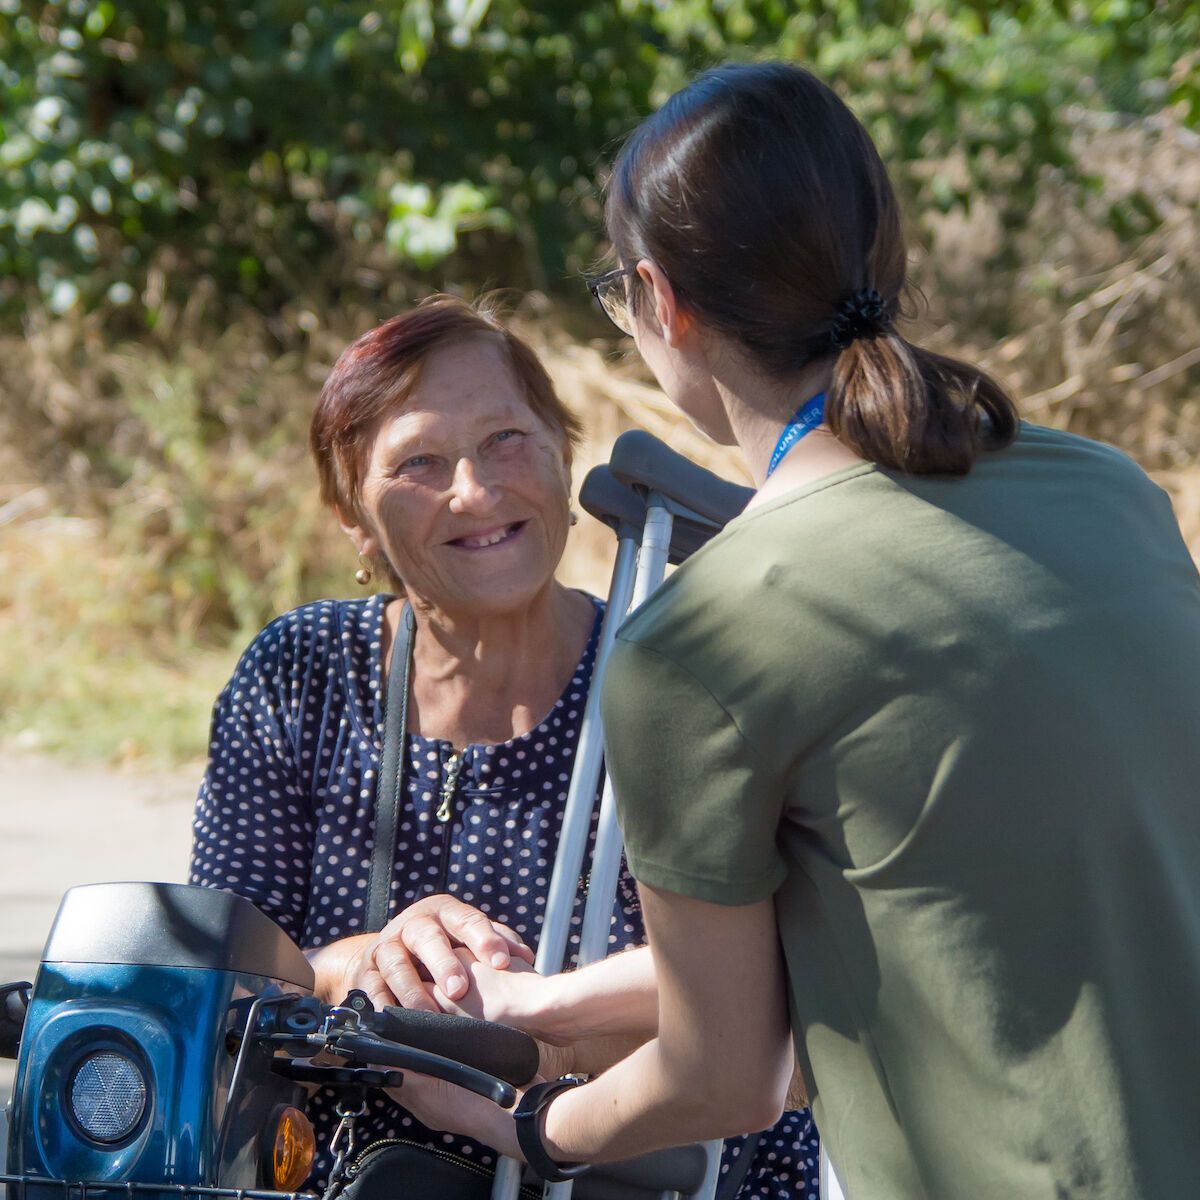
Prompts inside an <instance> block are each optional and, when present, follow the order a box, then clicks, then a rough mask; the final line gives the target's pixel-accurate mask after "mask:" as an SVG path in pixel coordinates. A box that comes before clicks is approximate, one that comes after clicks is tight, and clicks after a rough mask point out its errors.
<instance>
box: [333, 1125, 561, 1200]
mask: <svg viewBox="0 0 1200 1200" xmlns="http://www.w3.org/2000/svg"><path fill="white" fill-rule="evenodd" d="M388 1146H409V1147H411V1148H412V1149H414V1150H420V1151H421V1152H422V1153H423V1154H429V1155H432V1156H433V1157H434V1158H440V1159H441V1160H442V1161H443V1162H448V1163H454V1165H455V1166H458V1167H465V1168H466V1169H467V1170H468V1171H469V1172H470V1173H471V1174H472V1175H480V1176H484V1177H486V1178H488V1179H491V1178H493V1177H494V1176H495V1172H494V1171H491V1170H489V1169H488V1168H487V1167H481V1166H480V1165H479V1164H478V1163H477V1162H472V1161H471V1160H470V1159H469V1158H463V1157H462V1156H461V1155H459V1154H452V1153H451V1152H450V1151H449V1150H437V1149H433V1148H431V1147H429V1146H424V1145H422V1144H421V1143H420V1142H414V1141H411V1140H410V1139H408V1138H382V1139H381V1140H380V1141H378V1142H372V1143H371V1144H370V1145H369V1146H368V1147H367V1148H366V1149H365V1150H364V1151H363V1152H362V1153H361V1154H360V1155H359V1156H358V1157H357V1158H356V1159H355V1160H354V1161H353V1162H352V1163H351V1164H350V1166H349V1168H348V1169H347V1171H346V1182H347V1183H349V1182H351V1181H352V1180H353V1179H354V1178H355V1176H357V1175H358V1173H359V1171H361V1170H362V1167H363V1163H364V1162H365V1161H366V1160H367V1159H368V1158H370V1156H371V1155H372V1154H375V1153H376V1152H377V1151H379V1150H385V1149H387V1147H388ZM520 1194H521V1196H522V1197H524V1198H525V1200H541V1195H542V1190H541V1188H531V1187H528V1186H526V1185H522V1186H521V1192H520Z"/></svg>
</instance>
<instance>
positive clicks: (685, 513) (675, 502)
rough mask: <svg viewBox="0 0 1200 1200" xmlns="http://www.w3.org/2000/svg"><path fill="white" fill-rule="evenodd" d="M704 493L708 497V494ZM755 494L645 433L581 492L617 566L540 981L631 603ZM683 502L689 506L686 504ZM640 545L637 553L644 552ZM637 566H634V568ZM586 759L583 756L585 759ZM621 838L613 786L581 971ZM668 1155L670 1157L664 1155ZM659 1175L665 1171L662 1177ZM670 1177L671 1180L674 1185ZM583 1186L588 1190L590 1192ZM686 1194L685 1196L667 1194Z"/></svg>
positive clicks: (558, 1192) (682, 1167)
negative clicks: (604, 687)
mask: <svg viewBox="0 0 1200 1200" xmlns="http://www.w3.org/2000/svg"><path fill="white" fill-rule="evenodd" d="M701 493H702V494H701ZM751 494H752V493H751V492H750V491H749V489H746V488H739V487H737V485H734V484H729V483H727V482H726V481H724V480H721V479H719V478H718V477H717V476H715V475H713V474H711V473H710V472H708V471H705V470H703V468H700V467H697V466H696V465H695V464H694V463H691V462H689V461H688V460H687V459H684V458H683V457H682V456H680V455H678V454H676V453H675V452H674V451H672V450H670V449H669V448H668V447H666V446H665V445H663V443H661V442H659V441H658V440H657V439H655V438H652V437H651V436H650V435H649V434H645V433H642V432H641V431H631V432H629V433H626V434H623V435H622V437H621V438H619V439H618V440H617V444H616V445H615V446H614V449H613V459H612V464H611V467H597V468H595V469H594V470H593V471H592V472H590V473H589V475H588V477H587V479H585V481H584V485H583V488H582V489H581V492H580V503H581V504H582V505H583V506H584V508H585V509H587V511H588V512H589V513H591V514H592V515H593V516H595V517H596V518H597V519H599V520H601V521H603V522H604V523H605V524H607V525H609V526H610V528H612V529H613V531H614V533H616V535H617V561H616V565H615V567H614V570H613V578H612V583H611V584H610V588H609V602H608V609H607V611H606V613H605V619H604V624H603V626H602V629H601V635H600V644H599V646H598V647H597V651H596V662H595V666H594V667H593V681H592V687H591V691H590V693H589V696H588V703H587V705H586V707H585V710H584V724H583V729H582V730H581V734H580V744H579V749H578V750H577V752H576V755H577V756H576V763H575V770H574V772H573V773H572V778H571V785H570V788H569V791H568V798H567V806H566V812H565V813H564V818H563V835H562V837H561V838H560V842H559V849H558V853H557V855H556V857H555V865H554V873H553V875H552V877H551V885H550V894H549V898H548V901H547V912H546V917H545V920H544V923H543V927H542V932H541V935H540V937H539V942H538V954H537V961H536V967H537V969H538V970H539V971H541V972H542V973H543V974H548V973H552V972H556V971H559V970H561V969H562V966H563V962H564V956H565V952H566V945H567V939H568V936H569V932H570V920H571V914H572V911H573V909H574V904H575V899H576V895H575V887H576V882H577V880H578V879H579V877H580V871H581V868H582V865H583V855H584V852H585V850H586V846H587V834H588V829H589V827H590V825H591V818H592V810H593V807H594V803H595V796H596V789H597V785H598V783H599V779H600V773H601V769H602V755H603V731H602V728H601V722H600V712H599V698H600V686H601V684H602V681H603V668H604V664H605V662H606V660H607V656H608V654H609V652H610V651H611V648H612V644H613V641H614V639H615V636H616V630H617V628H618V627H619V625H620V624H621V622H622V621H623V620H624V618H625V616H626V615H627V613H628V611H629V608H630V607H631V604H632V606H633V607H636V606H637V605H638V604H640V603H642V601H643V600H645V599H646V597H648V596H649V595H650V594H651V592H653V591H654V589H655V588H656V587H657V586H658V585H659V583H661V581H662V578H663V575H664V573H665V570H666V567H667V564H668V562H671V563H679V562H682V561H683V560H684V559H685V558H687V557H688V556H689V555H690V554H692V553H693V552H694V551H695V550H697V549H699V548H700V546H702V545H703V544H704V543H705V542H706V541H707V540H708V539H709V538H710V537H712V536H713V535H714V534H716V533H717V532H719V531H720V529H721V528H723V526H724V524H725V523H726V521H728V520H729V519H730V518H732V517H733V516H735V515H736V514H737V513H738V512H740V511H741V510H742V508H744V507H745V505H746V503H747V501H748V500H749V498H750V495H751ZM684 495H686V497H687V499H684V498H683V496H684ZM639 542H640V545H639ZM635 559H636V566H634V562H635ZM585 751H586V752H585ZM621 850H622V846H621V835H620V830H619V828H618V826H617V821H616V807H615V801H614V797H613V793H612V787H611V784H609V785H606V787H605V789H604V796H603V799H602V801H601V811H600V817H599V822H598V829H597V838H596V844H595V847H594V850H593V855H592V865H591V873H590V874H591V882H590V886H589V889H588V895H587V902H586V906H585V912H584V926H583V931H582V934H581V946H580V955H579V963H580V965H584V964H586V963H589V962H594V961H596V960H597V959H599V958H602V957H604V955H605V953H606V952H607V948H608V932H609V927H610V924H611V919H612V906H613V903H614V900H615V896H616V889H617V881H618V876H619V872H620V862H621ZM720 1148H721V1143H720V1142H716V1143H713V1144H711V1145H710V1146H709V1147H706V1163H705V1171H704V1177H703V1181H702V1182H701V1183H700V1184H699V1186H698V1187H697V1186H695V1185H694V1184H688V1185H685V1186H687V1194H688V1195H689V1196H690V1197H694V1198H695V1200H708V1198H710V1197H712V1196H713V1194H714V1193H715V1189H716V1184H717V1175H718V1172H719V1166H720ZM685 1149H686V1151H687V1152H688V1153H689V1160H686V1161H685V1160H683V1159H678V1160H677V1164H678V1165H677V1166H676V1167H675V1171H674V1175H675V1178H676V1180H677V1181H680V1180H681V1178H682V1176H686V1175H687V1174H688V1173H689V1170H690V1171H691V1172H692V1173H694V1170H695V1161H694V1160H695V1155H694V1154H692V1153H691V1151H693V1150H694V1149H695V1148H691V1147H689V1148H685ZM666 1153H671V1152H666ZM656 1174H658V1172H656ZM671 1174H672V1172H671V1170H670V1169H668V1170H667V1171H666V1172H665V1175H666V1177H668V1178H669V1177H671ZM519 1185H520V1166H519V1164H517V1163H515V1162H513V1161H512V1160H509V1159H505V1160H502V1161H501V1162H500V1164H499V1165H498V1167H497V1171H496V1181H495V1185H494V1187H493V1190H492V1196H493V1200H514V1198H515V1196H516V1194H517V1189H518V1187H519ZM571 1187H572V1185H571V1184H569V1183H565V1184H547V1185H546V1187H545V1192H544V1195H545V1196H546V1197H547V1200H550V1198H551V1197H553V1198H555V1200H566V1198H567V1197H569V1196H570V1194H571ZM587 1190H589V1189H588V1185H587V1184H586V1183H585V1184H583V1185H582V1187H581V1191H587ZM661 1195H662V1196H663V1197H664V1198H666V1197H672V1196H682V1195H683V1192H681V1191H680V1190H678V1189H674V1190H672V1189H668V1190H665V1191H663V1192H662V1193H661Z"/></svg>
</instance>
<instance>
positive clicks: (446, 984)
mask: <svg viewBox="0 0 1200 1200" xmlns="http://www.w3.org/2000/svg"><path fill="white" fill-rule="evenodd" d="M309 961H310V962H311V963H312V965H313V969H314V970H315V971H316V973H317V989H316V990H317V995H318V996H319V997H320V998H321V999H322V1000H325V1001H326V1002H328V1003H333V1002H336V1001H338V1000H340V999H342V997H344V996H345V994H346V993H347V992H348V991H349V990H350V989H351V988H361V989H362V990H363V991H364V992H366V993H367V995H368V996H370V998H371V1000H372V1002H373V1003H374V1004H375V1005H376V1007H379V1006H381V1005H384V1004H398V1005H400V1006H401V1007H403V1008H416V1009H422V1010H424V1011H426V1012H437V1011H439V1006H438V1001H437V999H436V996H435V989H436V990H437V991H438V992H440V993H441V994H442V996H443V997H444V998H445V999H446V1000H448V1001H455V1000H458V999H460V998H461V997H463V996H464V995H465V994H466V993H467V990H468V986H469V978H468V975H467V971H466V967H465V963H469V962H477V963H481V964H484V963H486V964H487V965H488V966H489V968H490V969H491V970H493V971H496V972H500V971H503V970H505V969H506V968H508V967H509V966H510V965H511V964H513V963H518V962H519V963H524V964H531V963H532V962H533V951H532V950H530V949H529V947H528V946H526V945H525V943H524V942H523V941H522V940H521V938H520V936H519V935H518V934H517V933H516V931H515V930H513V929H511V928H510V927H509V926H508V925H505V924H503V923H502V922H499V921H493V920H491V918H489V917H488V916H487V915H486V914H484V913H482V912H480V911H479V909H477V908H472V907H471V905H469V904H464V903H463V902H462V901H461V900H456V899H455V898H454V897H453V896H447V895H436V896H426V897H425V898H424V899H422V900H418V901H417V902H416V903H415V904H411V905H409V906H408V908H406V909H405V910H404V911H403V912H401V913H398V914H397V915H396V916H395V917H393V918H392V919H391V920H390V921H389V922H388V923H387V925H385V926H384V928H383V929H382V930H380V932H379V933H375V934H358V935H357V936H355V937H349V938H343V939H342V940H341V941H338V942H333V943H331V944H330V945H328V946H323V947H322V948H321V949H320V950H317V951H315V952H313V953H311V954H310V955H309Z"/></svg>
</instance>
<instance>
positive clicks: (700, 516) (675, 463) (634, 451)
mask: <svg viewBox="0 0 1200 1200" xmlns="http://www.w3.org/2000/svg"><path fill="white" fill-rule="evenodd" d="M609 466H610V467H611V468H612V472H613V474H614V475H615V476H616V477H617V479H618V480H620V481H621V482H622V483H627V484H629V485H630V486H631V487H633V488H634V489H635V490H636V491H638V492H639V493H642V494H646V493H649V492H658V493H659V494H660V495H662V496H664V497H665V498H666V499H667V500H668V501H673V502H674V505H673V511H674V506H678V505H682V506H683V508H684V510H685V511H678V512H675V516H676V518H679V517H681V516H682V517H685V518H690V519H691V520H692V521H693V522H694V523H695V524H696V525H698V526H700V525H704V524H707V525H709V526H711V527H712V532H714V533H715V532H716V531H717V530H720V529H723V528H724V527H725V526H726V525H727V524H728V523H729V522H730V521H732V520H733V518H734V517H736V516H737V515H738V513H740V512H741V511H742V510H743V509H744V508H745V507H746V505H747V504H749V503H750V498H751V497H752V496H753V495H754V491H753V489H751V488H748V487H742V486H741V485H740V484H736V483H731V482H730V481H729V480H728V479H722V478H721V477H720V476H719V475H714V474H713V472H712V471H708V470H705V468H704V467H701V466H699V465H698V464H697V463H694V462H692V460H691V459H690V458H685V457H684V456H683V455H682V454H680V453H678V452H677V451H675V450H672V449H671V447H670V446H668V445H667V444H666V443H665V442H660V441H659V440H658V438H656V437H654V436H653V435H652V434H649V433H647V432H646V431H645V430H644V429H630V430H627V431H626V432H625V433H623V434H621V436H620V437H619V438H617V440H616V442H614V443H613V448H612V455H611V457H610V460H609Z"/></svg>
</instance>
